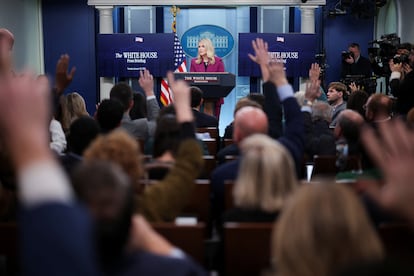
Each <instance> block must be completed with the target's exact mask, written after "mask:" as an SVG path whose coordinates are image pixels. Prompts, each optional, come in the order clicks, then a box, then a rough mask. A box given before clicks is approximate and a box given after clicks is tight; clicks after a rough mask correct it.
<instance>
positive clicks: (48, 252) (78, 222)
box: [19, 203, 101, 276]
mask: <svg viewBox="0 0 414 276" xmlns="http://www.w3.org/2000/svg"><path fill="white" fill-rule="evenodd" d="M19 223H20V224H19V230H20V237H21V242H20V244H21V257H22V263H21V267H22V275H33V276H35V275H36V276H37V275H62V276H65V275H67V276H73V275H79V276H83V275H84V276H88V275H90V276H95V275H101V274H100V272H99V270H98V264H97V261H96V255H95V246H94V244H93V240H94V239H93V234H92V225H91V218H90V217H89V216H88V215H87V212H86V210H85V209H83V208H81V207H79V206H77V205H65V204H61V203H47V204H42V205H40V206H38V207H35V208H30V209H27V210H23V211H22V213H21V218H20V221H19Z"/></svg>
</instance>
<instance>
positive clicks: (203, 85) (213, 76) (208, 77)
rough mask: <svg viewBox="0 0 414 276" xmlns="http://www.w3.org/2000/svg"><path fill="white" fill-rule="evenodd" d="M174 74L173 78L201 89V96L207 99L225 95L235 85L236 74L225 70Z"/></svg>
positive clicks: (215, 98)
mask: <svg viewBox="0 0 414 276" xmlns="http://www.w3.org/2000/svg"><path fill="white" fill-rule="evenodd" d="M174 75H175V79H177V80H185V81H186V82H187V83H188V84H189V85H191V86H197V87H198V88H200V89H201V90H203V98H204V99H209V100H210V99H211V100H217V99H219V98H224V97H226V96H227V95H228V94H229V93H230V92H231V90H233V88H234V86H235V85H236V76H235V75H234V74H231V73H227V72H223V73H209V72H201V73H200V72H184V73H174Z"/></svg>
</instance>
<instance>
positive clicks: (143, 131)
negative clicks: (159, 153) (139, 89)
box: [121, 98, 160, 140]
mask: <svg viewBox="0 0 414 276" xmlns="http://www.w3.org/2000/svg"><path fill="white" fill-rule="evenodd" d="M147 111H148V115H147V118H141V119H136V120H131V117H129V115H128V112H126V113H124V116H123V118H122V121H121V127H122V128H124V129H126V130H127V131H128V133H130V134H131V135H132V136H134V137H135V138H140V139H144V140H147V139H148V138H149V137H153V136H154V133H155V127H156V126H157V124H156V119H157V117H158V114H159V113H160V107H159V105H158V102H157V100H156V99H155V98H151V99H147Z"/></svg>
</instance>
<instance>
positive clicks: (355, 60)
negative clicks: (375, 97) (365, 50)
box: [341, 43, 372, 78]
mask: <svg viewBox="0 0 414 276" xmlns="http://www.w3.org/2000/svg"><path fill="white" fill-rule="evenodd" d="M355 75H358V76H363V77H365V78H370V77H371V76H372V69H371V63H370V61H369V60H368V59H367V58H365V57H363V56H361V49H360V47H359V44H358V43H351V44H349V46H348V52H343V53H342V72H341V77H342V78H346V77H349V76H355Z"/></svg>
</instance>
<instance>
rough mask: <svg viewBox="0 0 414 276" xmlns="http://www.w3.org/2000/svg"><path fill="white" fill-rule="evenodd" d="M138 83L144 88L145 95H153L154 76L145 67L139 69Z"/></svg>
mask: <svg viewBox="0 0 414 276" xmlns="http://www.w3.org/2000/svg"><path fill="white" fill-rule="evenodd" d="M138 83H139V85H140V86H141V87H142V89H144V92H145V95H146V96H147V97H148V96H152V95H154V78H153V76H152V75H151V73H150V71H148V70H147V69H145V70H143V71H139V80H138Z"/></svg>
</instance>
